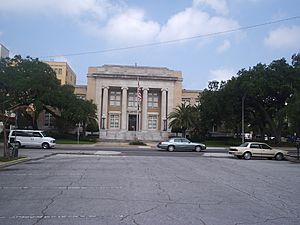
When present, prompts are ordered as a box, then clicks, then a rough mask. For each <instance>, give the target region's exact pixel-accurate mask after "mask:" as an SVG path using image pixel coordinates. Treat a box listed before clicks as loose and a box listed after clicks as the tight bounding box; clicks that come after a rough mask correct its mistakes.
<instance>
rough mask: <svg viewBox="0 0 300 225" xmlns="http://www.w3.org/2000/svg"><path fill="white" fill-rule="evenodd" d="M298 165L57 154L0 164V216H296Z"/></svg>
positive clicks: (280, 220)
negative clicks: (11, 163)
mask: <svg viewBox="0 0 300 225" xmlns="http://www.w3.org/2000/svg"><path fill="white" fill-rule="evenodd" d="M299 187H300V166H299V164H293V163H291V162H289V161H274V160H261V159H260V160H250V161H246V160H237V159H235V158H230V157H219V158H218V157H203V156H201V155H199V156H195V157H184V156H182V157H173V156H172V155H168V156H164V157H162V156H122V155H116V156H103V155H98V156H97V155H69V154H59V155H53V156H50V157H47V158H44V159H39V160H33V161H28V162H25V163H21V164H18V165H14V166H10V167H6V168H2V169H0V224H3V225H4V224H5V225H9V224H12V225H18V224H32V225H33V224H86V225H91V224H97V225H98V224H109V225H116V224H140V225H153V224H164V225H168V224H170V225H174V224H178V225H179V224H180V225H182V224H197V225H198V224H206V225H214V224H222V225H226V224H228V225H232V224H270V225H271V224H272V225H274V224H275V225H276V224H278V225H279V224H280V225H282V224H285V225H288V224H295V225H296V224H299V221H300V211H299V207H300V188H299Z"/></svg>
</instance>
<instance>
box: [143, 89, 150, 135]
mask: <svg viewBox="0 0 300 225" xmlns="http://www.w3.org/2000/svg"><path fill="white" fill-rule="evenodd" d="M148 91H149V88H143V107H142V131H146V130H148Z"/></svg>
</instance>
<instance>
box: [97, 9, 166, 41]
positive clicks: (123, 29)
mask: <svg viewBox="0 0 300 225" xmlns="http://www.w3.org/2000/svg"><path fill="white" fill-rule="evenodd" d="M101 31H102V33H103V35H104V36H105V37H106V39H107V40H109V41H111V42H114V43H116V42H117V43H121V44H139V43H146V42H150V41H153V40H154V39H155V37H156V36H157V35H158V33H159V31H160V25H159V23H157V22H155V21H151V20H147V19H146V18H145V12H144V11H143V10H140V9H128V10H127V11H124V12H122V13H121V14H119V15H115V16H113V17H112V18H110V19H109V20H108V22H107V24H106V25H105V27H104V28H103V29H101Z"/></svg>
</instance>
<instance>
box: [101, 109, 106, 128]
mask: <svg viewBox="0 0 300 225" xmlns="http://www.w3.org/2000/svg"><path fill="white" fill-rule="evenodd" d="M105 119H106V116H105V114H104V113H103V114H102V118H101V120H102V122H101V123H102V129H103V130H104V129H105Z"/></svg>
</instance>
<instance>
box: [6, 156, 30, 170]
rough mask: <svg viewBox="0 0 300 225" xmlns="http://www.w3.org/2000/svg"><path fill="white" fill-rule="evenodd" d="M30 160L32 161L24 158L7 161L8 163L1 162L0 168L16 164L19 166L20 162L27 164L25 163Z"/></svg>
mask: <svg viewBox="0 0 300 225" xmlns="http://www.w3.org/2000/svg"><path fill="white" fill-rule="evenodd" d="M30 160H32V159H31V158H27V157H26V158H22V159H16V160H13V161H9V162H2V163H0V168H4V167H8V166H12V165H16V164H19V163H22V162H27V161H30Z"/></svg>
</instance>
